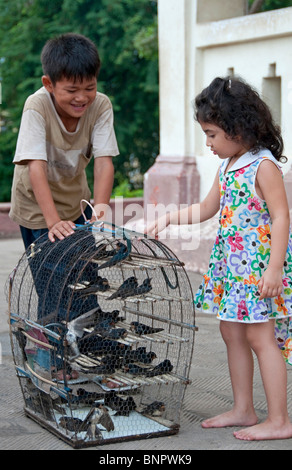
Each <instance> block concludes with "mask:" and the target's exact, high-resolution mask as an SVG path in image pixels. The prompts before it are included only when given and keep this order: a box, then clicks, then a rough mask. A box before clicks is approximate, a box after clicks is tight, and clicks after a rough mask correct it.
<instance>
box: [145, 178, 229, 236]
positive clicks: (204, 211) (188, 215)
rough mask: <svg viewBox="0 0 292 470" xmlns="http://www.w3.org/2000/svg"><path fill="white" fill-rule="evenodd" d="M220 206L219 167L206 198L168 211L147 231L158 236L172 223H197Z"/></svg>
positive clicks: (212, 213)
mask: <svg viewBox="0 0 292 470" xmlns="http://www.w3.org/2000/svg"><path fill="white" fill-rule="evenodd" d="M219 207H220V193H219V169H218V171H217V173H216V176H215V179H214V182H213V185H212V187H211V189H210V191H209V193H208V195H207V196H206V198H205V199H204V200H203V201H202V202H201V203H198V204H192V205H191V206H189V207H186V208H184V209H181V210H178V211H174V212H171V213H166V214H165V215H163V216H162V217H160V218H159V219H157V220H155V221H154V222H151V223H150V224H149V225H148V226H147V227H146V230H145V232H146V233H147V234H149V235H152V236H157V235H158V233H159V232H161V231H162V230H164V229H165V227H167V226H168V225H170V224H174V225H184V224H197V223H199V222H205V220H208V219H210V218H211V217H213V216H214V215H215V214H216V213H217V212H218V210H219Z"/></svg>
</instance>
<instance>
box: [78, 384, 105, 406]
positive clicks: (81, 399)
mask: <svg viewBox="0 0 292 470" xmlns="http://www.w3.org/2000/svg"><path fill="white" fill-rule="evenodd" d="M101 390H102V388H101ZM104 393H105V392H104V390H102V391H101V392H88V391H87V390H85V389H84V388H78V389H77V395H72V397H70V405H71V406H73V407H74V406H75V405H76V406H78V405H80V404H82V403H85V404H86V405H92V404H93V403H94V402H95V401H96V400H100V399H101V398H103V397H104Z"/></svg>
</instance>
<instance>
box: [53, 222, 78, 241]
mask: <svg viewBox="0 0 292 470" xmlns="http://www.w3.org/2000/svg"><path fill="white" fill-rule="evenodd" d="M74 228H75V224H74V222H72V221H71V220H59V221H58V222H56V223H55V224H54V225H53V226H52V227H51V228H49V233H48V237H49V240H50V241H51V242H54V241H55V237H56V238H58V239H59V240H64V238H65V237H68V236H69V235H72V233H74V230H73V229H74Z"/></svg>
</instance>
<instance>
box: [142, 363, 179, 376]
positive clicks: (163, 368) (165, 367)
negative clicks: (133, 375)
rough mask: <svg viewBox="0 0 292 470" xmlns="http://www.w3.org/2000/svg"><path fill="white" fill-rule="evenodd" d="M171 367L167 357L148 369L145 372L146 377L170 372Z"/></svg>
mask: <svg viewBox="0 0 292 470" xmlns="http://www.w3.org/2000/svg"><path fill="white" fill-rule="evenodd" d="M172 369H173V365H172V364H171V362H170V360H169V359H164V361H162V362H160V363H159V364H157V366H155V367H153V369H148V370H147V371H146V373H145V376H146V377H155V376H156V375H162V374H167V373H168V372H171V371H172Z"/></svg>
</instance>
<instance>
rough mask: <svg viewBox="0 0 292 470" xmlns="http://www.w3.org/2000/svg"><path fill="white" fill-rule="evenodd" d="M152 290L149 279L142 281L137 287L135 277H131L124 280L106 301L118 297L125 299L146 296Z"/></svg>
mask: <svg viewBox="0 0 292 470" xmlns="http://www.w3.org/2000/svg"><path fill="white" fill-rule="evenodd" d="M151 289H152V286H151V279H150V278H147V279H144V281H143V282H142V284H141V285H140V286H139V285H138V281H137V279H136V277H135V276H131V277H129V278H128V279H126V280H125V281H124V282H123V283H122V284H121V285H120V287H119V288H118V289H117V290H116V292H114V293H113V294H112V295H111V296H110V297H108V298H107V300H113V299H116V298H118V297H120V298H121V299H125V298H126V297H132V296H136V295H142V294H146V293H147V292H149V291H150V290H151Z"/></svg>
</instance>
